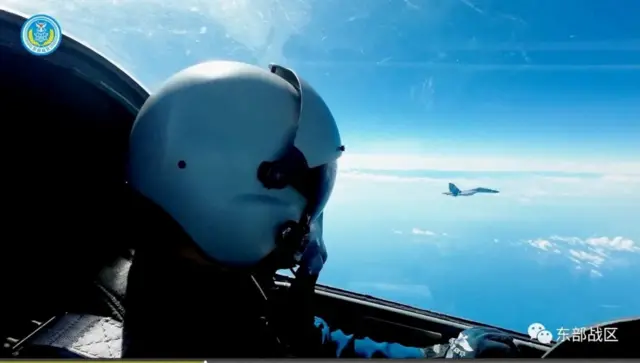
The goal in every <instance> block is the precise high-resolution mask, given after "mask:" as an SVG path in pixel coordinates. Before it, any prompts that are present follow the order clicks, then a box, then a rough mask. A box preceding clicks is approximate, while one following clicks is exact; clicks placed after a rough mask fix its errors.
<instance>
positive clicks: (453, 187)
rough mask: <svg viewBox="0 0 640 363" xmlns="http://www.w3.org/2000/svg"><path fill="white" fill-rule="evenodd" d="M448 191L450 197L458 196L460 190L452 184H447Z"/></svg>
mask: <svg viewBox="0 0 640 363" xmlns="http://www.w3.org/2000/svg"><path fill="white" fill-rule="evenodd" d="M449 191H450V192H451V194H452V195H458V194H460V189H458V187H457V186H456V185H455V184H453V183H449Z"/></svg>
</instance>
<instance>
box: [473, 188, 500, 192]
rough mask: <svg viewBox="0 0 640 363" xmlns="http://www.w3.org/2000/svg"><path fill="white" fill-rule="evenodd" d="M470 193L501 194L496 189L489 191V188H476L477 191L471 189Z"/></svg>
mask: <svg viewBox="0 0 640 363" xmlns="http://www.w3.org/2000/svg"><path fill="white" fill-rule="evenodd" d="M469 191H470V192H476V193H500V192H499V191H497V190H495V189H489V188H475V189H471V190H469Z"/></svg>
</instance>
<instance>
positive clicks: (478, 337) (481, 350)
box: [425, 327, 518, 359]
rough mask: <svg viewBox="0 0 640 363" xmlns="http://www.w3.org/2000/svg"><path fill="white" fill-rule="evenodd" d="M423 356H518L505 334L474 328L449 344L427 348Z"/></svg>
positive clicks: (498, 331) (509, 338)
mask: <svg viewBox="0 0 640 363" xmlns="http://www.w3.org/2000/svg"><path fill="white" fill-rule="evenodd" d="M425 354H426V356H427V358H436V357H444V358H454V359H455V358H513V357H517V356H518V347H517V346H516V345H515V343H514V342H513V337H512V336H510V335H509V334H507V333H504V332H502V331H500V330H498V329H494V328H483V327H476V328H470V329H467V330H464V331H462V332H461V333H460V335H458V337H457V338H452V339H451V340H450V341H449V344H442V345H436V346H433V347H430V348H427V349H426V350H425Z"/></svg>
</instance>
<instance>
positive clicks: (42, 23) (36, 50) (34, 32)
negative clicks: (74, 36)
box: [20, 14, 62, 56]
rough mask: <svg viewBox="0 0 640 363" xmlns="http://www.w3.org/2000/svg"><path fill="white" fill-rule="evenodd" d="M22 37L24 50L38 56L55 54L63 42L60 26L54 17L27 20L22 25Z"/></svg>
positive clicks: (39, 16)
mask: <svg viewBox="0 0 640 363" xmlns="http://www.w3.org/2000/svg"><path fill="white" fill-rule="evenodd" d="M20 35H21V39H22V45H23V46H24V49H26V50H27V51H28V52H29V53H31V54H33V55H37V56H44V55H49V54H51V53H53V52H55V50H56V49H58V47H59V46H60V43H61V42H62V28H60V24H59V23H58V21H57V20H56V19H54V18H53V17H52V16H49V15H44V14H38V15H34V16H32V17H30V18H29V19H27V21H25V22H24V25H22V31H21V32H20Z"/></svg>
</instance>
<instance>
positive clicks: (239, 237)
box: [129, 61, 344, 267]
mask: <svg viewBox="0 0 640 363" xmlns="http://www.w3.org/2000/svg"><path fill="white" fill-rule="evenodd" d="M342 151H344V147H343V146H342V144H341V140H340V134H339V132H338V128H337V125H336V123H335V120H334V118H333V116H332V114H331V112H330V110H329V108H328V107H327V105H326V104H325V102H324V101H323V99H322V98H321V97H320V95H318V93H317V92H316V91H315V90H314V89H313V88H312V87H311V86H309V85H308V84H307V83H306V82H305V81H303V80H302V79H301V78H299V77H298V76H297V75H296V74H295V73H294V72H293V71H291V70H289V69H286V68H284V67H280V66H276V65H271V66H270V67H269V70H265V69H262V68H259V67H256V66H253V65H249V64H244V63H238V62H223V61H215V62H207V63H202V64H199V65H196V66H193V67H190V68H187V69H185V70H183V71H181V72H179V73H177V74H176V75H174V76H173V77H171V78H170V79H169V80H168V81H167V82H166V83H165V84H164V85H163V86H162V87H161V88H160V90H159V91H158V92H156V93H155V94H154V95H153V96H151V97H150V98H149V99H148V100H147V101H146V103H145V104H144V106H143V107H142V109H141V110H140V113H139V114H138V117H137V119H136V121H135V123H134V125H133V129H132V131H131V136H130V154H129V168H130V171H129V183H130V185H131V186H132V187H133V188H134V189H135V190H137V191H138V192H139V193H140V194H142V195H143V196H145V197H146V198H148V199H150V200H151V201H153V202H154V203H155V204H157V205H158V206H160V207H161V208H162V209H163V210H164V211H165V212H167V213H168V214H169V215H170V216H171V217H173V219H174V220H175V221H176V222H178V223H179V224H180V226H181V227H182V228H183V229H184V231H185V232H186V233H187V234H188V235H189V236H190V237H191V238H192V239H193V241H194V242H196V243H197V244H198V245H199V247H200V248H201V249H202V250H203V251H204V252H205V253H207V254H208V255H209V257H210V258H212V259H213V260H215V261H217V262H219V263H222V264H223V265H227V266H251V265H254V264H257V263H258V262H260V261H261V260H263V259H264V258H265V257H267V256H268V255H270V254H272V252H274V251H276V250H278V248H279V249H280V250H282V251H285V250H288V251H290V252H291V254H294V255H296V256H298V258H300V256H301V254H302V252H303V251H302V250H304V248H305V244H306V243H308V240H309V238H308V236H309V231H310V230H311V231H314V230H317V232H318V236H316V238H321V223H322V211H323V209H324V207H325V204H326V203H327V201H328V199H329V196H330V194H331V191H332V189H333V184H334V182H335V177H336V169H337V166H336V160H337V159H338V157H339V156H340V155H341V154H342ZM318 224H319V225H320V226H318V228H314V226H317V225H318ZM294 232H295V233H294ZM311 234H313V233H311ZM301 235H306V236H307V238H306V240H305V239H304V238H301V237H300V236H301ZM292 236H294V237H295V238H293V237H292ZM292 238H293V240H295V241H294V242H293V246H292V245H291V243H290V240H291V239H292ZM305 241H306V242H305ZM287 244H288V245H287ZM296 244H297V245H296ZM285 245H286V246H285ZM322 246H324V245H322ZM277 247H278V248H277ZM325 258H326V255H325ZM297 262H299V261H297ZM294 264H295V263H294ZM287 267H289V266H287Z"/></svg>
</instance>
